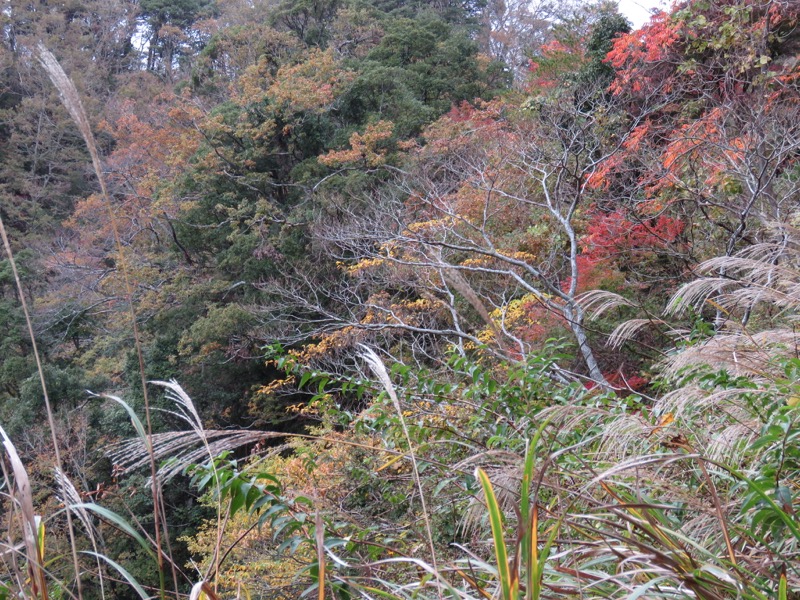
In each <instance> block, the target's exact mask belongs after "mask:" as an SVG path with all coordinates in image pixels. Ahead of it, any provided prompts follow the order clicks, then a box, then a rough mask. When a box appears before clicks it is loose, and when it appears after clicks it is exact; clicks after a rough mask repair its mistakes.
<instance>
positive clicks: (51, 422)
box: [0, 216, 82, 599]
mask: <svg viewBox="0 0 800 600" xmlns="http://www.w3.org/2000/svg"><path fill="white" fill-rule="evenodd" d="M0 237H2V239H3V246H4V248H5V251H6V254H7V255H8V262H9V265H10V266H11V272H12V273H13V274H14V282H15V284H16V287H17V293H18V294H19V302H20V305H21V306H22V313H23V314H24V315H25V324H26V326H27V328H28V336H29V337H30V340H31V349H32V350H33V357H34V359H35V361H36V372H37V373H38V374H39V383H40V384H41V386H42V397H43V398H44V406H45V412H46V413H47V424H48V426H49V427H50V438H51V441H52V442H53V453H54V455H55V467H56V469H58V470H59V471H61V470H63V468H62V465H63V463H62V461H61V450H60V448H59V446H58V438H57V437H56V420H55V417H54V416H53V408H52V406H51V405H50V395H49V394H48V393H47V382H46V381H45V377H44V369H43V368H42V359H41V357H40V355H39V347H38V345H37V343H36V335H35V334H34V332H33V322H32V321H31V315H30V311H29V310H28V303H27V301H26V300H25V290H24V289H23V287H22V281H21V280H20V278H19V272H18V271H17V262H16V261H15V260H14V253H13V251H12V250H11V243H10V242H9V240H8V235H7V234H6V227H5V224H4V223H3V219H2V216H0ZM3 437H4V438H5V439H8V438H7V437H6V436H5V432H4V433H3ZM9 443H10V441H9ZM12 447H13V445H12ZM15 452H16V451H15ZM17 458H19V457H17ZM20 464H21V463H20ZM61 491H62V494H63V495H66V492H65V491H64V490H63V489H62V490H61ZM67 531H68V532H69V541H70V548H71V551H72V566H73V568H74V569H75V585H76V587H77V591H78V598H79V599H80V598H82V589H81V574H80V565H79V564H78V551H77V546H76V545H75V528H74V527H73V526H72V516H71V515H70V513H69V511H67ZM45 593H46V592H45Z"/></svg>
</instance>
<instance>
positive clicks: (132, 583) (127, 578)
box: [82, 550, 151, 600]
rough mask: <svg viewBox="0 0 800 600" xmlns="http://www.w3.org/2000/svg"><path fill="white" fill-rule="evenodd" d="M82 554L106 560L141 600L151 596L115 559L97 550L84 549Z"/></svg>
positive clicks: (146, 599) (148, 599) (148, 598)
mask: <svg viewBox="0 0 800 600" xmlns="http://www.w3.org/2000/svg"><path fill="white" fill-rule="evenodd" d="M82 554H87V555H89V556H94V557H95V558H99V559H101V560H104V561H105V562H107V563H108V564H109V565H111V566H112V567H113V568H114V569H115V570H116V571H117V572H118V573H119V574H120V575H122V576H123V577H124V578H125V581H127V582H128V583H129V584H130V586H131V587H132V588H133V589H134V591H135V592H136V593H137V594H138V595H139V597H140V598H141V599H142V600H150V598H151V597H150V595H149V594H148V593H147V592H145V591H144V588H143V587H142V586H141V584H139V582H138V581H136V578H135V577H134V576H133V575H131V574H130V573H129V572H128V571H127V569H125V567H123V566H122V565H121V564H119V563H118V562H116V561H115V560H113V559H111V558H109V557H108V556H106V555H105V554H99V553H97V552H91V551H89V550H86V551H84V552H82Z"/></svg>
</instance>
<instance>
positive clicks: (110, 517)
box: [70, 502, 156, 558]
mask: <svg viewBox="0 0 800 600" xmlns="http://www.w3.org/2000/svg"><path fill="white" fill-rule="evenodd" d="M70 508H71V509H75V510H86V511H91V512H93V513H95V514H96V515H97V516H99V517H100V518H102V519H104V520H106V521H108V522H109V523H111V524H112V525H113V526H114V527H116V528H117V529H119V530H120V531H122V532H123V533H126V534H127V535H129V536H131V537H132V538H133V539H134V540H136V543H138V544H139V546H141V547H142V549H143V550H144V551H145V552H147V554H148V555H150V557H152V558H155V557H156V554H155V552H153V549H152V548H151V547H150V544H149V543H148V542H147V540H146V539H145V538H144V536H142V534H141V533H139V532H138V531H136V529H134V528H133V526H132V525H131V524H130V523H128V522H127V521H126V520H125V519H123V518H122V517H121V516H119V515H118V514H117V513H115V512H114V511H112V510H109V509H107V508H105V507H103V506H100V505H99V504H94V503H93V502H89V503H83V504H73V505H72V506H70Z"/></svg>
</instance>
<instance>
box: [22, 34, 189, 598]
mask: <svg viewBox="0 0 800 600" xmlns="http://www.w3.org/2000/svg"><path fill="white" fill-rule="evenodd" d="M35 56H36V58H37V60H38V61H39V63H40V64H41V65H42V67H43V68H44V70H45V71H46V72H47V75H48V76H49V77H50V81H52V82H53V85H54V86H55V87H56V89H57V90H58V92H59V94H60V95H61V100H62V101H63V103H64V106H65V107H66V109H67V111H68V112H69V114H70V116H71V117H72V120H73V121H74V122H75V125H76V126H77V127H78V130H79V131H80V133H81V136H82V137H83V140H84V142H85V143H86V147H87V148H88V150H89V154H90V155H91V157H92V166H93V167H94V172H95V175H96V176H97V180H98V182H99V184H100V191H101V194H102V196H103V202H104V204H105V206H106V210H107V211H108V218H109V222H110V223H111V228H112V230H113V233H114V242H115V245H116V247H117V253H118V255H119V260H118V264H119V269H120V272H121V273H122V277H123V280H124V282H125V293H126V296H127V298H126V299H127V303H128V309H129V313H130V319H131V325H132V327H133V340H134V345H135V346H136V356H137V358H138V360H139V374H140V377H141V383H142V397H143V400H144V411H145V423H146V425H147V435H148V436H152V433H153V428H152V424H151V418H150V401H149V398H148V394H147V377H146V375H145V371H144V354H143V352H142V344H141V336H140V334H139V325H138V323H137V320H136V309H135V306H134V303H133V286H132V284H131V280H130V276H129V273H128V268H127V262H126V258H127V257H126V254H125V251H124V248H123V245H122V239H121V236H120V233H119V226H118V224H117V219H116V215H115V214H114V210H113V208H112V206H111V198H110V196H109V193H108V188H107V186H106V180H105V177H104V175H103V169H102V163H101V162H100V154H99V152H98V150H97V144H96V142H95V139H94V134H93V133H92V128H91V127H90V125H89V118H88V116H87V115H86V111H85V110H84V108H83V103H82V102H81V98H80V95H79V94H78V90H77V89H76V88H75V85H74V84H73V83H72V80H71V79H70V78H69V77H68V76H67V74H66V73H65V72H64V69H62V68H61V65H60V64H59V63H58V60H56V57H55V56H53V54H52V53H51V52H50V51H49V50H48V49H47V48H46V47H45V46H44V44H42V43H41V42H39V43H38V44H37V45H36V51H35ZM156 473H157V466H156V460H155V457H153V456H151V458H150V475H151V491H152V495H153V522H154V531H155V541H156V546H157V556H158V570H159V575H160V578H161V581H162V584H161V595H162V598H163V597H164V593H165V590H164V584H163V579H164V556H163V550H162V544H161V536H162V525H161V523H162V519H161V515H160V513H161V494H160V490H159V486H158V478H157V476H156ZM163 533H164V534H166V533H167V532H166V531H164V532H163ZM170 563H171V564H173V568H172V577H173V581H174V585H175V594H176V597H177V595H178V576H177V572H176V571H175V568H174V561H172V560H170Z"/></svg>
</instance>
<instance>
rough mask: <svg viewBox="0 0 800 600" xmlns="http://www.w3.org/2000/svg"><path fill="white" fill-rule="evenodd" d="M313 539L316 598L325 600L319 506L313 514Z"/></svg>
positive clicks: (323, 552)
mask: <svg viewBox="0 0 800 600" xmlns="http://www.w3.org/2000/svg"><path fill="white" fill-rule="evenodd" d="M314 539H315V541H316V546H317V600H325V527H324V524H323V522H322V513H321V512H320V509H319V506H317V514H316V515H314Z"/></svg>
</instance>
